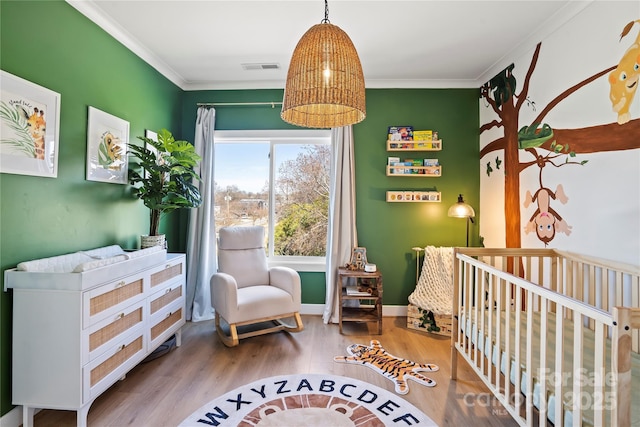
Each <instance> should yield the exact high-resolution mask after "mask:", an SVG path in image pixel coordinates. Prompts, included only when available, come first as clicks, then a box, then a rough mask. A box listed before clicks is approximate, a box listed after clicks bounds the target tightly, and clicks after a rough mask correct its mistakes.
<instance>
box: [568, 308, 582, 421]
mask: <svg viewBox="0 0 640 427" xmlns="http://www.w3.org/2000/svg"><path fill="white" fill-rule="evenodd" d="M582 331H583V329H582V314H580V313H576V315H575V318H574V319H573V367H572V372H571V373H572V375H573V408H572V411H573V427H580V426H581V424H582V409H581V406H582V405H581V402H580V397H581V396H582V381H579V380H577V379H576V375H578V373H579V372H582V341H583V340H582Z"/></svg>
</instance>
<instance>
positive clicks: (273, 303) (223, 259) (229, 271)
mask: <svg viewBox="0 0 640 427" xmlns="http://www.w3.org/2000/svg"><path fill="white" fill-rule="evenodd" d="M211 298H212V300H213V308H214V310H215V325H216V331H217V332H218V335H219V336H220V339H221V340H222V342H223V343H224V345H226V346H227V347H234V346H236V345H238V342H239V339H243V338H248V337H254V336H257V335H263V334H267V333H271V332H277V331H283V330H285V331H289V332H300V331H302V330H303V329H304V326H303V325H302V319H301V318H300V307H301V285H300V276H299V275H298V273H297V272H296V271H295V270H293V269H291V268H287V267H271V268H269V266H268V265H267V256H266V253H265V249H264V228H263V227H260V226H254V227H224V228H222V229H220V233H219V237H218V272H217V273H214V274H213V276H212V277H211ZM285 318H293V319H294V320H295V323H296V324H295V326H293V325H288V324H286V323H284V322H283V321H282V319H285ZM220 319H224V321H225V322H226V323H227V324H228V325H229V334H228V335H227V334H226V332H225V331H224V330H223V328H222V326H221V324H220ZM267 321H270V322H273V323H274V325H273V326H271V327H265V328H260V329H254V330H250V331H248V332H245V333H242V334H238V329H237V328H238V326H244V325H250V324H255V323H261V322H267Z"/></svg>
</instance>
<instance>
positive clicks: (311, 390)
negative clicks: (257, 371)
mask: <svg viewBox="0 0 640 427" xmlns="http://www.w3.org/2000/svg"><path fill="white" fill-rule="evenodd" d="M180 426H185V427H186V426H189V427H191V426H221V427H226V426H228V427H230V426H233V427H236V426H238V427H275V426H278V427H285V426H292V427H293V426H295V427H342V426H352V427H355V426H361V427H365V426H366V427H378V426H435V427H437V424H436V423H435V422H434V421H433V420H431V419H430V418H429V417H427V416H426V415H425V414H424V413H423V412H422V411H421V410H419V409H418V408H416V407H415V406H413V405H412V404H411V403H409V402H407V401H406V400H404V399H402V398H401V397H399V396H397V395H395V394H393V393H391V392H389V391H387V390H385V389H383V388H380V387H377V386H374V385H372V384H368V383H366V382H363V381H359V380H356V379H354V378H348V377H341V376H336V375H328V374H327V375H325V374H300V375H281V376H275V377H270V378H265V379H261V380H258V381H254V382H252V383H250V384H247V385H245V386H242V387H239V388H237V389H235V390H233V391H230V392H228V393H226V394H224V395H222V396H220V397H218V398H216V399H215V400H213V401H211V402H209V403H207V404H206V405H204V406H202V407H201V408H199V409H198V410H197V411H195V412H194V413H193V414H191V416H189V417H188V418H187V419H185V420H184V421H183V422H182V423H181V424H180Z"/></svg>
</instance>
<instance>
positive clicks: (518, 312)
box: [513, 284, 530, 395]
mask: <svg viewBox="0 0 640 427" xmlns="http://www.w3.org/2000/svg"><path fill="white" fill-rule="evenodd" d="M513 286H515V284H513ZM520 291H521V289H520V287H519V286H516V304H515V310H514V312H515V317H516V329H515V332H516V333H515V336H514V341H515V342H514V343H513V345H514V350H515V363H514V370H515V374H514V380H515V381H514V384H513V393H514V395H515V394H517V393H520V390H521V389H522V382H521V380H522V369H521V360H522V356H521V354H520V353H521V352H520V346H521V340H522V292H520ZM529 329H530V328H529Z"/></svg>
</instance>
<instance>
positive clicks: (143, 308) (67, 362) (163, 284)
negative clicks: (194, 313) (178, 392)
mask: <svg viewBox="0 0 640 427" xmlns="http://www.w3.org/2000/svg"><path fill="white" fill-rule="evenodd" d="M5 288H12V289H13V370H12V373H13V379H12V390H13V404H15V405H22V406H23V411H24V412H23V423H24V427H30V426H32V425H33V415H34V412H35V409H37V408H47V409H64V410H75V411H77V424H78V426H85V425H86V420H87V414H88V412H89V408H90V406H91V404H92V403H93V401H94V400H95V399H96V398H97V397H98V396H99V395H100V394H101V393H103V392H104V391H105V390H106V389H108V388H109V387H110V386H111V385H113V384H114V383H115V382H116V381H118V380H119V379H122V378H123V377H124V376H125V374H126V373H127V372H129V371H130V370H131V369H132V368H133V367H135V366H136V365H137V364H138V363H140V362H141V361H142V360H143V359H144V358H145V357H146V356H147V355H149V354H150V353H151V352H152V351H153V350H155V349H156V348H157V347H158V346H159V345H160V344H162V343H163V342H165V341H166V340H167V339H168V338H169V337H171V335H173V334H175V335H176V338H177V340H176V342H177V345H178V346H179V345H180V339H181V335H180V332H181V327H182V326H183V325H184V323H185V255H184V254H167V253H166V251H164V250H163V251H161V252H160V253H155V254H150V255H149V256H143V257H138V258H135V259H128V260H124V261H120V262H117V263H114V264H111V265H106V266H102V267H99V268H96V269H93V270H89V271H83V272H79V273H41V272H24V271H17V270H15V269H12V270H7V271H5Z"/></svg>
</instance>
